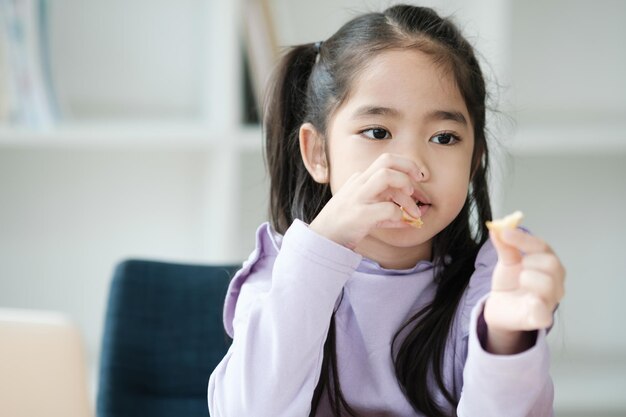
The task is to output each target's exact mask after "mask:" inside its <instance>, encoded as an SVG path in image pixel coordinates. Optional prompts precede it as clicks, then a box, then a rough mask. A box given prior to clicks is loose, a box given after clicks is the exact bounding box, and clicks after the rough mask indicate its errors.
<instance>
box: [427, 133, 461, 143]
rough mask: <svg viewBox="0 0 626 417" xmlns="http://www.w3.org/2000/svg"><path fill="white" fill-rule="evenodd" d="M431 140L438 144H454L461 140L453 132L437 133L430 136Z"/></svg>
mask: <svg viewBox="0 0 626 417" xmlns="http://www.w3.org/2000/svg"><path fill="white" fill-rule="evenodd" d="M430 141H431V142H433V143H436V144H438V145H454V144H455V143H457V142H459V141H460V139H459V137H458V136H456V135H455V134H453V133H449V132H444V133H437V134H436V135H435V136H433V137H432V138H430Z"/></svg>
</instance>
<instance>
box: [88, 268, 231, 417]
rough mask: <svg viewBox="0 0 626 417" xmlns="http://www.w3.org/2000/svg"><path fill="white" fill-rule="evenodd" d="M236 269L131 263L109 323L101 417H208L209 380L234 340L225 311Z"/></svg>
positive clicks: (115, 288)
mask: <svg viewBox="0 0 626 417" xmlns="http://www.w3.org/2000/svg"><path fill="white" fill-rule="evenodd" d="M238 267H239V266H237V265H222V266H207V265H184V264H174V263H165V262H155V261H143V260H128V261H124V262H121V263H120V264H119V265H118V266H117V268H116V269H115V273H114V276H113V280H112V283H111V288H110V293H109V300H108V307H107V312H106V318H105V327H104V335H103V342H102V354H101V360H100V374H99V384H98V395H97V403H96V404H97V405H96V412H97V416H98V417H207V416H208V415H209V412H208V407H207V400H206V390H207V384H208V379H209V375H210V374H211V372H212V371H213V369H214V368H215V366H217V364H218V362H219V361H220V360H221V359H222V357H223V356H224V355H225V353H226V351H227V349H228V346H229V345H230V340H229V338H228V336H227V335H226V332H225V331H224V328H223V325H222V307H223V304H224V297H225V295H226V290H227V287H228V283H229V281H230V278H231V277H232V276H233V275H234V273H235V271H236V270H237V269H238Z"/></svg>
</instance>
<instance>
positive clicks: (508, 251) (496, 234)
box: [489, 230, 522, 265]
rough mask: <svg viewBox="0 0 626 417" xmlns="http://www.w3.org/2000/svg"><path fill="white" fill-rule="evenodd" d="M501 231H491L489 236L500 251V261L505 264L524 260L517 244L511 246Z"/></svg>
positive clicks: (498, 251)
mask: <svg viewBox="0 0 626 417" xmlns="http://www.w3.org/2000/svg"><path fill="white" fill-rule="evenodd" d="M500 233H501V232H500V231H494V230H490V231H489V237H490V238H491V242H492V243H493V246H494V247H495V248H496V252H497V253H498V262H500V263H502V264H503V265H515V264H518V263H520V262H521V261H522V253H521V252H520V251H519V249H517V248H516V247H515V246H511V245H509V244H507V243H506V242H504V241H503V240H502V236H501V234H500Z"/></svg>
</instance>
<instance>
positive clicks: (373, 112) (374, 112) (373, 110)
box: [354, 105, 400, 118]
mask: <svg viewBox="0 0 626 417" xmlns="http://www.w3.org/2000/svg"><path fill="white" fill-rule="evenodd" d="M364 116H391V117H399V116H400V111H399V110H397V109H393V108H391V107H383V106H369V105H365V106H361V107H359V108H357V109H356V111H355V112H354V117H356V118H359V117H364Z"/></svg>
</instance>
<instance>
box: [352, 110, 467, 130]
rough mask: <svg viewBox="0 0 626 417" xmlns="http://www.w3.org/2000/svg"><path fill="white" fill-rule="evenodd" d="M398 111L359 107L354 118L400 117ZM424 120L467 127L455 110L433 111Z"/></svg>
mask: <svg viewBox="0 0 626 417" xmlns="http://www.w3.org/2000/svg"><path fill="white" fill-rule="evenodd" d="M400 114H401V112H400V110H398V109H394V108H392V107H383V106H369V105H365V106H361V107H359V108H357V109H356V111H355V112H354V117H355V118H360V117H366V116H391V117H396V118H397V117H400ZM426 120H450V121H453V122H456V123H459V124H462V125H465V126H467V119H466V118H465V116H464V115H463V113H461V112H460V111H456V110H433V111H430V112H429V113H427V114H426Z"/></svg>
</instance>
